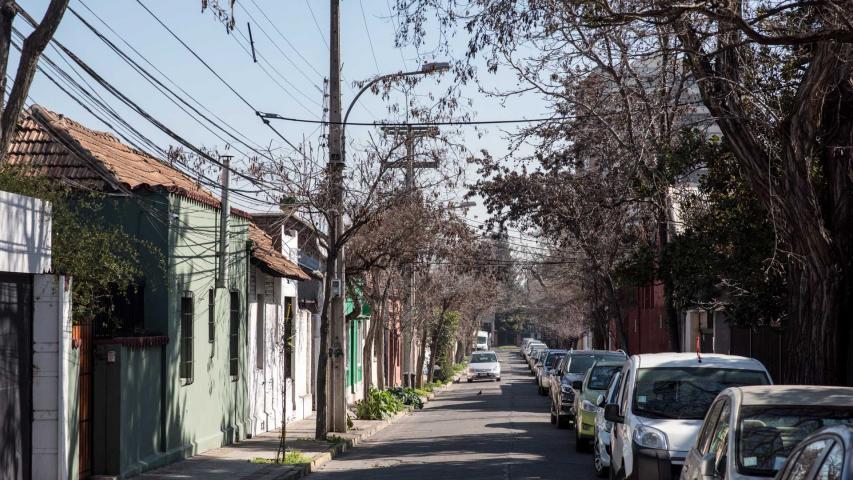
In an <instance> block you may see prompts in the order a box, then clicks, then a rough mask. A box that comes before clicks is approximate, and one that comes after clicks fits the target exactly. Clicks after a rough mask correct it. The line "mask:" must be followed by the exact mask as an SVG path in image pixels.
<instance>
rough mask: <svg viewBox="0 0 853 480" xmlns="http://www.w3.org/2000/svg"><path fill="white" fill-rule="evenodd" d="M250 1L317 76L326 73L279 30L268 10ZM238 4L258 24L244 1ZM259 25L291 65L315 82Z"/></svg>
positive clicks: (321, 76)
mask: <svg viewBox="0 0 853 480" xmlns="http://www.w3.org/2000/svg"><path fill="white" fill-rule="evenodd" d="M250 1H251V2H252V5H254V6H255V8H256V9H257V10H258V12H260V14H261V15H262V16H263V17H264V18H265V19H266V20H267V22H268V23H269V24H270V26H272V28H273V30H275V32H276V33H278V36H279V37H281V39H282V40H284V41H285V43H287V45H288V46H289V47H290V48H291V50H293V51H294V52H295V53H296V55H297V56H299V58H301V59H302V61H303V62H305V65H308V68H310V69H311V70H313V71H314V73H316V74H317V76H319V77H320V78H323V77H324V75H323V74H322V73H320V71H319V70H317V68H315V67H314V65H313V64H312V63H311V62H309V61H308V59H307V58H305V56H303V55H302V52H300V51H299V49H298V48H296V47H295V46H294V45H293V44H292V43H291V42H290V40H288V39H287V37H286V36H285V35H284V34H283V33H281V30H279V28H278V27H277V26H276V24H275V23H274V22H273V21H272V20H270V17H268V16H267V14H266V12H264V10H263V9H262V8H261V7H260V5H258V4H257V3H256V2H255V0H250ZM238 5H240V7H241V8H242V9H243V11H245V12H246V15H248V16H249V18H251V19H252V21H253V22H255V24H257V23H258V22H257V21H256V20H255V19H254V17H252V14H251V13H249V11H248V10H247V9H246V7H244V6H243V4H242V3H240V2H238ZM258 27H259V28H261V31H262V32H263V33H264V35H265V36H266V37H267V38H268V39H269V40H270V42H272V43H273V45H275V47H276V49H278V51H279V52H281V54H282V55H284V58H286V59H287V60H288V61H289V62H290V63H291V65H293V66H294V68H296V69H298V70H299V72H300V73H302V75H303V76H305V78H306V79H307V80H308V81H309V82H311V83H312V84H313V82H312V81H311V79H309V78H308V76H307V75H306V74H305V72H304V71H303V70H302V69H300V68H299V67H297V66H296V64H295V63H293V61H292V60H291V59H290V57H289V56H287V55H286V54H285V53H284V52H282V51H281V48H280V47H279V46H278V44H277V43H275V42H274V41H273V39H272V38H270V37H269V35H267V34H266V31H264V29H263V27H261V26H260V25H258ZM314 86H315V87H317V88H318V89H319V87H318V86H317V85H316V84H314Z"/></svg>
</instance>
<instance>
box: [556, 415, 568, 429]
mask: <svg viewBox="0 0 853 480" xmlns="http://www.w3.org/2000/svg"><path fill="white" fill-rule="evenodd" d="M557 428H561V429H563V428H569V417H567V416H565V415H557Z"/></svg>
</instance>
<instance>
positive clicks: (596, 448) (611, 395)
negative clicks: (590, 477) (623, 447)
mask: <svg viewBox="0 0 853 480" xmlns="http://www.w3.org/2000/svg"><path fill="white" fill-rule="evenodd" d="M621 385H622V372H616V374H614V375H613V378H611V379H610V386H609V387H607V393H605V394H603V395H599V396H598V401H597V402H596V405H597V406H598V410H597V411H596V412H595V439H594V440H593V445H592V454H593V464H594V465H595V474H596V475H598V476H599V477H601V478H604V477H606V476H607V473H608V471H609V470H610V431H611V430H612V429H613V424H612V423H610V422H608V421H607V420H605V419H604V406H605V405H607V404H608V403H615V402H616V397H617V396H618V395H619V387H620V386H621Z"/></svg>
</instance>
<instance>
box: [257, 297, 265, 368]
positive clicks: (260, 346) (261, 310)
mask: <svg viewBox="0 0 853 480" xmlns="http://www.w3.org/2000/svg"><path fill="white" fill-rule="evenodd" d="M257 308H258V312H257V321H256V322H255V368H257V369H258V370H263V369H264V358H265V357H264V354H265V353H266V352H265V351H264V330H265V329H266V313H267V312H266V310H267V306H266V303H264V295H263V294H259V295H258V307H257Z"/></svg>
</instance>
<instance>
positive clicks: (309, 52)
mask: <svg viewBox="0 0 853 480" xmlns="http://www.w3.org/2000/svg"><path fill="white" fill-rule="evenodd" d="M48 2H49V0H19V3H20V4H21V5H22V6H23V7H24V9H25V10H27V11H28V12H29V13H30V14H31V15H32V16H34V17H36V18H41V15H42V14H43V13H44V9H45V8H46V6H47V4H48ZM140 2H141V3H142V4H144V5H145V6H147V7H148V8H149V9H150V10H151V11H152V12H153V13H154V14H155V15H156V16H157V17H158V18H159V19H160V20H161V21H162V22H164V23H165V24H166V25H167V26H168V27H170V28H171V29H172V30H173V31H174V32H175V33H176V34H177V35H178V36H179V37H180V38H181V39H182V40H183V41H184V42H185V43H186V44H187V45H188V46H189V47H190V48H191V49H193V50H194V51H195V52H196V53H197V54H198V55H199V57H201V59H203V60H204V61H205V62H207V63H208V65H210V67H211V68H212V69H213V70H214V71H215V72H216V73H217V74H218V75H219V76H220V77H222V79H223V80H224V83H223V81H220V80H219V79H217V77H216V76H215V75H214V74H213V73H211V72H210V71H209V70H207V69H206V68H205V66H204V65H203V64H202V63H201V62H200V61H199V60H197V59H196V58H194V57H193V55H192V54H191V53H189V52H188V51H187V50H186V49H185V48H184V47H183V46H182V45H181V44H180V43H179V42H178V40H176V39H175V38H173V37H172V36H171V35H170V34H169V33H168V32H167V31H166V30H165V29H164V28H163V27H162V26H161V25H159V24H158V23H157V21H156V20H155V18H153V17H152V16H151V15H150V14H149V13H148V12H146V10H145V9H144V8H143V7H142V6H141V5H140ZM223 3H227V1H226V2H223ZM393 4H394V0H342V2H341V52H342V56H341V60H342V74H343V78H344V81H343V82H342V83H343V86H342V105H343V106H344V109H346V106H347V105H349V103H350V101H351V100H352V99H353V96H354V94H355V91H356V90H355V89H354V88H353V86H352V84H353V82H355V81H360V80H365V79H368V78H372V77H374V76H376V75H377V74H380V73H382V74H384V73H390V72H397V71H401V70H403V71H406V70H415V69H417V68H419V66H420V64H422V63H423V62H427V61H453V60H456V59H457V58H452V57H453V56H457V55H462V54H463V52H464V46H465V41H466V40H467V39H466V38H464V36H459V37H458V38H456V39H454V40H453V45H454V48H455V50H456V51H455V52H453V54H452V55H451V58H435V57H434V56H433V55H432V54H431V53H430V51H429V50H430V48H429V46H426V47H425V48H424V49H422V50H420V49H415V48H414V47H411V46H407V47H404V48H400V49H398V48H396V47H395V42H394V38H395V32H396V27H397V23H396V17H394V16H393V15H392V10H391V9H392V6H393ZM70 7H71V8H73V9H74V10H75V11H76V12H77V13H79V14H80V15H81V16H82V17H83V18H84V19H85V20H86V21H87V22H89V23H91V24H92V25H93V26H94V27H95V28H96V29H98V30H100V31H101V33H102V34H104V35H105V36H107V37H108V38H109V39H110V40H111V41H113V42H114V43H116V44H117V45H118V46H119V47H120V48H122V49H123V50H125V51H126V52H127V53H128V54H129V55H131V56H132V57H134V59H135V60H136V61H138V62H139V63H140V64H143V65H144V66H145V68H148V69H150V66H148V65H147V64H145V63H144V62H145V61H144V60H143V59H142V58H141V57H139V56H137V55H136V54H134V53H133V52H132V51H131V49H130V48H129V47H127V45H125V44H124V42H127V43H128V44H130V45H131V46H132V47H133V48H134V49H136V50H137V51H138V52H139V53H140V54H141V55H142V56H144V58H145V59H147V61H150V62H151V63H152V64H153V65H154V66H155V67H156V68H157V69H159V70H160V71H162V72H163V73H164V74H165V75H166V76H167V77H168V79H169V81H173V82H174V83H175V84H177V85H178V86H179V87H180V88H181V89H183V90H184V91H186V93H188V94H189V95H191V96H192V97H194V98H195V99H197V100H198V101H199V102H200V103H202V104H203V105H204V106H205V108H206V109H208V110H209V111H210V112H212V113H213V114H215V115H216V116H217V117H219V118H220V119H222V120H223V121H224V122H225V123H227V124H228V125H230V126H231V127H233V128H234V129H235V130H237V131H239V132H240V133H241V134H242V135H245V136H246V137H248V138H250V139H251V140H252V141H253V142H254V143H257V144H258V145H261V146H264V147H266V146H271V147H272V148H273V149H278V148H282V149H285V150H289V147H287V145H285V144H284V142H283V141H282V140H280V139H278V138H277V137H276V136H275V133H273V132H272V131H271V130H269V129H268V128H267V127H266V126H264V125H263V124H262V123H261V121H260V119H259V118H258V117H257V116H256V115H255V114H254V111H253V110H252V108H250V106H248V105H246V104H245V103H244V102H243V101H242V100H241V99H240V98H238V96H237V94H235V93H234V92H232V91H231V90H230V89H229V86H230V88H232V89H233V90H234V91H236V92H237V93H238V94H239V95H240V96H242V97H243V98H245V100H246V101H247V102H248V103H249V104H250V105H251V106H252V107H254V108H255V109H257V110H260V111H263V112H274V113H279V114H281V115H283V116H288V117H298V118H304V119H311V120H319V119H320V118H321V116H322V107H323V78H324V77H326V76H328V70H329V60H328V58H329V49H328V43H327V42H328V30H329V2H328V1H327V0H238V1H237V4H236V7H235V11H234V15H235V18H236V27H237V28H236V31H235V32H232V33H231V34H228V33H227V32H226V30H225V28H224V26H223V25H222V24H221V23H220V22H218V21H217V19H216V18H215V17H214V16H213V14H212V13H211V12H210V11H207V12H205V13H202V12H201V0H182V1H174V0H71V2H70ZM95 15H97V17H96V16H95ZM98 17H99V18H98ZM101 20H102V21H103V22H104V23H105V24H106V25H108V26H109V28H108V27H107V26H106V25H104V23H101ZM247 23H250V24H251V28H252V38H253V40H254V44H255V50H256V55H257V56H258V62H257V63H254V62H253V61H252V58H251V53H250V52H247V51H246V50H244V48H248V46H247V45H248V42H247V41H246V38H248V36H249V35H248V31H247ZM15 25H16V27H17V28H18V29H20V30H21V31H23V32H25V33H28V32H29V31H30V28H29V26H28V25H27V24H25V23H24V21H23V19H21V18H18V19H17V20H16V21H15ZM110 28H111V29H112V30H113V31H114V32H115V33H114V32H113V31H111V30H110ZM55 40H57V41H59V42H61V43H62V44H63V45H65V46H66V47H67V48H68V49H70V50H71V51H72V52H74V53H75V54H76V55H77V56H79V57H80V58H81V59H82V60H83V61H85V62H86V63H88V64H89V65H91V66H92V68H93V69H94V70H95V71H97V72H98V73H99V74H101V75H102V76H103V77H104V78H105V79H106V80H107V81H109V82H110V83H112V84H113V85H115V86H116V87H117V88H118V89H119V90H121V91H122V92H123V93H125V94H126V95H127V96H128V97H130V98H131V99H132V100H133V101H134V102H137V103H138V104H139V105H140V106H141V107H142V108H143V109H145V110H146V111H148V112H150V113H151V114H152V115H153V116H155V117H156V118H158V119H159V120H161V121H162V122H163V123H164V124H165V125H166V126H168V127H169V128H170V129H172V130H174V131H175V132H178V133H179V134H180V135H182V136H183V137H185V138H186V139H187V140H189V141H190V142H192V143H193V144H195V145H199V146H205V147H208V148H219V149H221V148H222V147H223V146H224V142H223V141H222V140H220V139H218V138H216V136H215V135H214V134H213V133H211V132H210V131H208V130H206V129H205V128H203V127H202V126H201V125H200V124H199V123H198V122H197V121H195V120H194V119H193V116H192V115H188V114H186V113H184V112H182V111H181V110H180V109H179V108H178V107H177V106H175V105H174V104H173V103H171V102H170V101H169V100H168V99H167V98H166V97H165V96H164V95H162V94H160V93H159V92H157V90H156V89H155V87H153V86H152V85H151V84H150V83H149V82H147V81H146V80H145V79H144V78H143V77H142V76H141V75H140V74H139V73H137V72H136V71H134V70H133V69H132V68H131V67H130V66H129V65H127V64H126V63H125V62H124V61H122V60H121V59H120V57H119V56H118V55H117V54H116V53H114V52H113V51H111V50H110V49H109V48H108V47H107V46H106V45H105V44H104V43H102V42H101V41H100V40H99V39H98V38H97V37H96V36H95V35H94V34H93V33H92V32H91V31H89V30H88V29H87V27H86V26H85V25H84V24H83V23H82V22H81V21H80V20H79V19H78V18H77V17H75V16H74V14H73V13H72V12H71V11H68V12H67V13H66V14H65V17H64V18H63V21H62V23H61V25H60V27H59V30H58V32H57V34H56V36H55ZM241 45H242V46H241ZM419 50H420V51H419ZM45 54H46V56H47V57H48V58H50V59H52V60H53V61H55V62H56V63H57V64H59V65H60V66H62V67H63V68H65V69H66V70H69V71H71V68H70V67H69V65H68V64H66V63H65V60H63V59H64V56H62V55H60V54H59V53H58V52H57V51H56V50H54V48H53V47H49V48H48V49H47V50H46V51H45ZM459 58H461V57H459ZM15 62H17V58H16V57H15V56H14V55H13V58H12V62H10V63H13V64H16V63H15ZM41 65H42V66H45V61H44V60H42V61H41ZM10 70H12V71H13V69H11V68H10ZM480 71H481V72H484V71H485V69H484V68H481V69H480ZM80 73H81V76H83V77H85V74H82V72H80ZM72 75H75V74H72ZM75 78H77V79H78V81H80V77H75ZM87 80H88V82H89V83H92V82H91V80H90V79H88V78H87ZM452 81H453V77H452V76H451V75H449V74H444V75H440V76H433V77H430V78H428V79H425V80H424V81H423V82H421V83H419V84H418V85H416V86H415V88H414V91H413V92H412V93H413V94H416V95H429V94H433V95H440V94H441V93H442V92H443V91H444V90H446V88H447V87H448V82H452ZM481 82H482V84H483V85H484V86H486V87H489V88H491V87H498V88H512V87H513V86H515V85H516V79H515V77H514V76H513V75H512V74H510V73H509V72H506V71H499V72H498V73H497V74H495V75H491V74H485V73H484V74H483V76H481ZM225 83H227V86H226V85H225ZM169 86H170V87H171V88H174V86H173V85H171V84H169ZM463 91H464V95H465V96H466V97H468V98H470V99H471V100H472V102H473V105H472V106H471V107H469V108H467V110H466V111H465V113H469V114H471V117H472V119H476V120H495V119H506V118H535V117H541V116H543V115H545V114H546V113H547V112H546V109H545V104H544V102H543V101H542V100H541V99H539V98H536V97H533V96H530V95H528V96H526V97H523V98H517V99H511V100H509V101H508V102H506V101H504V102H501V101H498V100H497V99H493V98H489V97H488V96H486V95H484V94H482V93H480V92H479V91H478V88H477V87H476V86H466V87H465V89H464V90H463ZM98 92H99V93H100V95H102V96H103V97H104V98H105V99H106V100H107V101H108V102H109V103H110V104H111V105H112V106H113V107H114V108H115V109H116V110H117V111H119V112H121V115H122V116H123V117H124V118H125V119H127V120H128V122H129V123H131V124H132V125H133V126H134V127H136V128H138V129H139V130H140V131H142V132H143V133H144V134H145V135H146V136H148V137H149V138H151V139H152V140H153V141H154V142H155V143H156V144H157V145H158V146H161V147H167V146H170V145H176V142H175V141H174V140H172V139H170V138H169V137H167V136H166V135H165V134H163V133H161V132H160V131H158V130H157V129H156V128H155V127H153V126H152V125H150V124H149V123H147V122H146V121H145V120H143V119H142V118H141V117H140V116H139V115H137V114H136V113H134V112H132V111H131V110H130V109H128V108H125V107H123V106H122V105H121V104H120V102H119V101H118V100H116V99H114V98H112V97H110V95H109V94H108V93H107V92H106V91H104V90H101V89H98ZM30 97H31V99H32V101H33V102H35V103H38V104H40V105H42V106H44V107H46V108H49V109H51V110H53V111H56V112H59V113H62V114H64V115H66V116H68V117H70V118H72V119H74V120H77V121H79V122H81V123H83V124H84V125H86V126H88V127H90V128H93V129H96V130H108V128H107V127H106V126H105V125H103V124H102V123H101V122H100V121H99V120H97V119H96V118H94V117H93V116H92V115H90V114H89V113H87V112H86V111H85V109H83V108H82V107H81V106H79V105H78V104H77V103H76V102H75V101H74V100H73V99H72V98H71V97H69V96H68V95H66V94H65V93H63V92H62V91H61V90H60V89H58V88H57V87H56V86H54V85H53V84H52V83H51V82H50V81H49V80H48V79H47V78H46V77H45V76H44V75H41V74H37V76H36V79H35V81H34V83H33V87H32V89H31V90H30ZM390 101H391V102H400V101H403V95H402V93H396V92H392V98H391V99H390ZM388 102H389V100H386V99H382V98H381V97H379V96H376V95H372V94H370V93H368V94H365V95H364V96H362V97H361V99H360V100H359V102H358V104H357V106H356V107H355V109H354V110H353V114H352V117H351V121H354V122H374V121H383V120H388V119H389V118H390V117H389V114H388V113H387V106H388ZM274 125H275V127H276V129H277V130H278V131H279V132H281V134H282V135H283V136H284V137H285V138H287V139H288V140H289V141H290V142H293V143H301V142H302V141H303V140H305V141H307V142H309V143H313V144H314V145H317V142H318V138H319V135H320V129H319V126H318V125H315V124H300V123H291V122H282V121H278V122H275V123H274ZM506 128H509V129H511V128H514V127H512V126H501V127H493V126H490V127H486V128H485V132H483V129H482V128H481V129H480V131H479V132H478V131H476V130H475V129H474V128H472V127H466V128H465V134H464V139H463V141H464V144H465V146H466V147H467V148H468V149H469V150H470V151H472V152H477V151H479V150H480V149H483V148H485V149H488V150H489V151H490V152H492V153H493V154H496V155H498V156H500V155H503V154H505V153H506V143H507V142H506V140H505V138H504V134H503V133H502V130H503V129H506ZM378 132H379V130H378V128H376V127H350V128H348V130H347V136H348V137H350V138H353V139H354V140H355V144H356V145H358V143H359V141H363V140H364V139H366V138H367V135H369V134H370V133H373V134H374V135H375V134H377V133H378ZM235 158H237V161H238V162H239V154H238V155H237V157H235ZM350 158H352V157H350ZM466 180H467V181H469V182H471V181H474V180H475V174H474V167H473V166H468V167H467V171H466ZM464 193H465V190H464V189H462V188H460V189H457V190H455V191H452V192H448V194H447V197H446V198H448V199H454V198H455V199H456V201H461V200H462V195H464ZM237 206H240V207H241V208H244V209H247V210H250V211H269V210H271V209H272V208H273V207H271V206H269V205H263V204H256V205H248V204H247V203H246V202H245V201H244V204H243V205H240V204H238V205H237ZM466 215H467V218H468V219H470V220H471V222H472V223H473V224H475V225H476V223H477V222H479V221H483V220H485V210H484V209H483V208H482V206H479V205H478V206H477V207H474V208H472V209H470V211H468V212H467V214H466Z"/></svg>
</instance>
